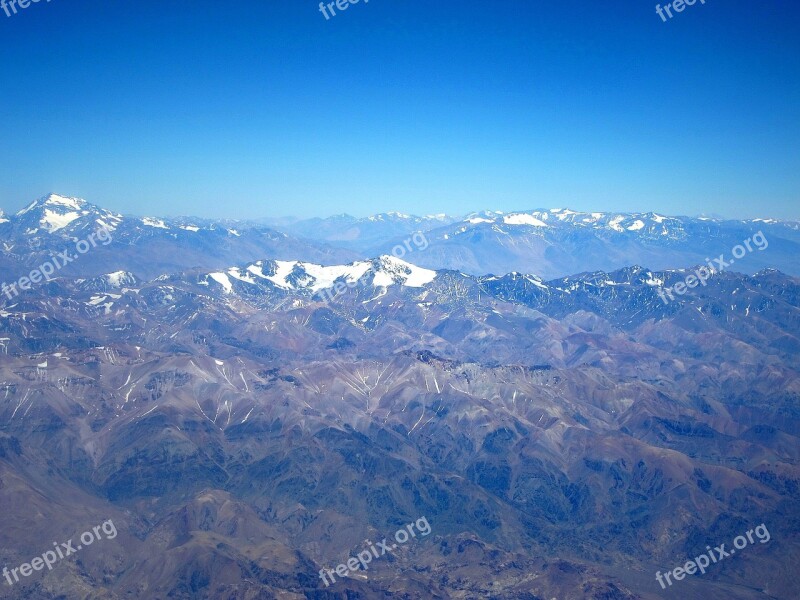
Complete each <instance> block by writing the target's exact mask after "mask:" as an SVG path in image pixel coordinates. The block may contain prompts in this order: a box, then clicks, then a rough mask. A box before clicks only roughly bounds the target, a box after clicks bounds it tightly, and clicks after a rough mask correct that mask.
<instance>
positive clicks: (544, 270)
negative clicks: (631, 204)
mask: <svg viewBox="0 0 800 600" xmlns="http://www.w3.org/2000/svg"><path fill="white" fill-rule="evenodd" d="M271 223H272V226H267V225H264V224H258V223H253V222H250V221H242V222H235V221H225V222H217V221H212V220H207V219H198V218H188V217H187V218H176V219H162V218H155V217H129V216H122V215H118V214H114V213H112V212H110V211H107V210H105V209H102V208H99V207H97V206H94V205H92V204H89V203H87V202H85V201H83V200H79V199H75V198H65V197H62V196H58V195H50V196H46V197H44V198H41V199H39V200H37V201H35V202H33V203H32V204H31V205H30V206H28V207H27V208H25V209H24V210H22V211H20V212H19V213H17V214H16V215H12V216H7V217H2V218H0V239H2V240H3V246H2V249H0V267H5V268H6V269H10V270H11V269H15V268H16V267H17V266H19V265H22V266H23V267H24V268H28V267H33V266H35V264H36V263H37V261H41V259H42V257H43V256H45V255H46V253H47V252H52V251H55V250H63V248H64V244H65V243H66V241H67V240H78V239H81V238H82V237H84V236H86V235H88V233H89V232H90V231H92V230H93V228H97V227H98V226H101V225H102V226H105V227H107V228H109V229H110V230H111V231H112V233H113V237H114V242H113V244H112V245H111V246H109V247H107V248H101V249H97V250H96V251H93V252H92V253H91V254H89V255H87V256H85V257H82V258H81V261H80V265H78V264H77V263H76V264H74V265H69V267H68V269H67V270H66V272H67V273H75V274H77V273H82V274H87V273H88V274H101V273H102V272H106V271H108V270H109V267H111V268H112V269H111V270H114V271H116V270H121V271H130V272H132V273H135V274H136V275H137V276H139V277H143V278H145V279H147V278H151V277H154V276H157V275H159V274H166V273H173V272H175V271H180V270H185V269H191V268H193V267H197V268H204V267H210V268H222V267H229V266H231V265H235V264H240V263H244V262H248V261H255V260H260V259H279V260H297V261H303V262H310V263H316V264H320V265H336V264H345V263H348V262H352V261H356V260H370V259H373V258H375V257H377V256H380V255H390V254H392V253H393V251H394V253H395V255H398V252H397V251H396V248H398V245H400V246H402V243H403V242H404V241H405V240H407V239H408V236H409V235H411V234H413V233H415V232H423V233H424V235H425V239H426V243H425V246H424V249H423V248H416V249H415V251H414V252H413V253H408V254H405V255H402V256H401V258H403V260H405V261H407V262H410V263H413V264H415V265H418V266H421V267H425V268H429V269H434V270H442V269H450V270H458V271H461V272H464V273H468V274H471V275H488V274H495V275H504V274H506V273H510V272H520V273H528V274H534V275H537V276H539V277H542V278H545V279H553V278H557V277H564V276H568V275H572V274H575V273H584V272H593V271H614V270H617V269H621V268H624V267H629V266H632V265H643V266H645V267H648V268H650V269H654V270H664V269H673V268H674V269H679V268H689V267H692V266H694V265H698V264H704V263H705V262H706V260H707V259H709V258H715V257H717V256H719V255H721V254H726V255H729V254H730V252H731V249H732V248H733V247H735V246H736V245H737V244H740V243H742V242H743V241H744V240H745V239H748V238H750V237H752V236H753V235H754V234H755V233H757V232H759V231H761V232H763V234H764V236H765V237H766V238H767V239H768V241H769V248H768V249H767V250H765V251H758V252H752V253H748V255H747V256H746V257H745V258H744V259H743V260H741V261H739V263H738V264H737V267H736V269H737V270H738V271H741V272H744V273H751V274H752V273H755V272H757V271H760V270H762V269H764V268H768V267H770V268H775V269H778V270H781V271H783V272H785V273H788V274H793V275H800V267H798V261H797V260H796V257H797V255H798V253H800V223H798V222H793V221H776V220H773V219H754V220H748V221H734V220H718V219H711V218H708V217H700V218H690V217H667V216H662V215H659V214H656V213H641V214H640V213H632V214H621V213H619V214H618V213H579V212H575V211H570V210H567V209H551V210H534V211H529V212H516V213H499V212H491V211H487V212H482V213H475V214H471V215H468V216H467V217H464V218H455V217H449V216H446V215H434V216H427V217H415V216H411V215H404V214H400V213H385V214H380V215H375V216H372V217H367V218H361V219H359V218H355V217H351V216H349V215H339V216H334V217H329V218H327V219H309V220H302V221H292V220H285V219H283V220H275V221H272V222H271Z"/></svg>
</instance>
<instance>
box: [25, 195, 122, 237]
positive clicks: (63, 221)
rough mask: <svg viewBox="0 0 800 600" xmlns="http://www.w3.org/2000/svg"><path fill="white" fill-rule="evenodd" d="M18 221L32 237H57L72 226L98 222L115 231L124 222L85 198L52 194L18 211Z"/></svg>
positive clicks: (118, 216)
mask: <svg viewBox="0 0 800 600" xmlns="http://www.w3.org/2000/svg"><path fill="white" fill-rule="evenodd" d="M16 217H17V219H21V221H22V223H24V224H25V226H26V227H27V232H28V233H30V234H34V233H36V232H37V231H39V230H40V229H41V230H43V231H46V232H47V233H55V232H56V231H59V230H61V229H64V228H65V227H67V226H68V225H70V224H72V223H73V222H76V225H81V224H84V225H85V224H86V223H87V222H92V223H95V222H96V223H100V224H102V225H104V226H105V227H106V228H108V229H113V228H114V227H116V225H117V224H118V223H119V222H120V221H121V220H122V217H121V216H120V215H115V214H114V213H112V212H110V211H107V210H105V209H102V208H100V207H98V206H95V205H94V204H91V203H89V202H87V201H86V200H83V199H82V198H72V197H68V196H62V195H60V194H52V193H51V194H48V195H46V196H42V197H41V198H39V199H38V200H34V201H33V202H31V203H30V204H29V205H28V206H26V207H25V208H23V209H22V210H21V211H19V212H18V213H17V214H16ZM87 217H88V219H86V218H87Z"/></svg>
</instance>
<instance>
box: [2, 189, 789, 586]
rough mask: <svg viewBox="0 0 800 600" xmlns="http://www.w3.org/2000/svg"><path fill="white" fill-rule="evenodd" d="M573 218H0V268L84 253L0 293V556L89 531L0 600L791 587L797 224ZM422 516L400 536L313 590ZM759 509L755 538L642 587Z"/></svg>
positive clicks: (51, 208) (54, 210) (12, 273)
mask: <svg viewBox="0 0 800 600" xmlns="http://www.w3.org/2000/svg"><path fill="white" fill-rule="evenodd" d="M596 215H597V216H595V214H592V215H590V216H583V215H581V214H579V213H572V212H571V211H564V210H553V211H550V210H548V211H531V212H527V213H512V214H499V213H483V214H481V215H472V216H469V217H466V218H465V219H460V220H456V219H453V220H451V219H450V218H448V217H439V216H436V217H431V218H428V219H426V218H423V219H422V220H417V219H412V218H410V217H406V216H404V215H397V214H395V215H384V218H383V219H377V218H376V220H375V221H369V220H368V221H369V223H370V225H367V224H363V225H362V224H358V225H353V223H354V222H356V221H357V222H358V223H360V220H355V221H353V220H352V218H344V217H337V218H335V219H334V220H337V219H338V220H339V221H341V222H342V226H341V227H338V226H333V225H331V227H330V229H328V228H327V226H326V227H323V226H322V225H321V224H320V225H319V227H317V228H316V229H314V228H311V229H307V230H305V232H304V231H303V229H302V228H303V225H302V223H300V222H294V223H287V222H284V223H283V224H275V223H273V224H272V225H271V226H270V225H269V224H264V223H255V224H250V223H232V222H225V223H224V224H223V223H219V222H213V221H204V220H200V219H157V218H148V217H126V216H121V215H116V214H114V213H111V212H109V211H104V210H103V209H99V208H97V207H94V206H92V205H89V204H87V203H84V202H82V201H79V200H75V199H69V198H64V197H60V196H50V197H46V198H44V199H42V200H39V201H37V202H35V203H33V204H32V205H31V206H29V207H28V208H27V209H26V210H24V211H22V212H20V213H18V214H16V215H13V216H8V217H4V218H3V222H2V223H0V242H2V244H3V250H2V253H1V254H0V256H1V257H2V262H0V280H2V281H6V282H10V281H11V280H12V279H13V278H14V277H16V276H18V274H24V273H26V272H27V271H30V269H31V268H35V266H36V265H37V264H39V263H40V262H41V261H42V260H45V259H46V257H47V256H49V255H50V253H52V252H56V251H63V250H64V249H67V248H70V247H71V246H72V245H73V244H74V243H75V242H76V241H77V240H80V239H85V238H86V237H87V236H88V235H89V234H90V233H91V232H92V231H94V230H96V228H97V227H100V226H103V227H105V228H107V229H108V230H109V231H110V232H111V235H112V238H113V241H112V242H111V243H109V244H108V245H107V246H103V245H98V246H97V247H96V248H93V249H91V250H90V251H89V252H87V253H85V254H83V255H81V256H80V257H79V258H78V259H77V260H75V261H73V262H72V263H70V264H69V265H67V266H66V267H64V269H63V270H61V271H59V273H58V274H57V276H55V277H54V278H53V279H52V280H51V281H43V282H41V283H39V284H37V285H34V286H32V287H31V289H30V290H27V291H25V292H24V293H21V294H20V295H18V296H16V297H14V298H9V297H7V296H6V295H2V294H0V506H2V507H3V509H4V510H3V512H4V522H5V525H4V527H2V528H0V562H2V564H3V565H7V566H8V567H9V568H11V567H12V566H17V565H19V564H21V563H24V562H26V561H29V560H30V559H31V557H34V556H37V555H40V554H41V553H42V552H43V551H44V550H47V549H49V548H50V547H51V544H52V542H53V541H62V540H67V539H70V538H73V539H75V538H76V536H77V535H79V534H80V532H83V531H86V530H90V529H91V526H92V525H96V524H98V523H102V522H104V521H106V520H108V519H113V522H114V523H115V525H116V528H117V530H118V531H119V535H118V536H117V537H116V538H114V539H110V540H103V541H102V542H96V543H95V544H93V545H92V546H91V547H90V548H84V549H82V550H81V551H80V553H79V554H77V555H76V556H75V557H68V558H67V559H66V560H64V561H61V562H60V563H59V564H58V565H57V566H55V567H54V568H53V570H51V571H49V570H44V571H41V572H36V573H34V575H33V576H31V577H30V578H28V579H26V580H25V581H23V582H21V583H19V584H16V585H14V586H6V585H4V586H3V593H4V597H10V598H26V599H34V600H39V599H41V600H44V599H54V598H78V597H86V598H112V599H117V598H119V599H122V598H152V599H156V600H159V599H164V600H166V599H167V598H172V599H190V598H209V599H212V598H213V599H216V598H227V599H237V600H238V599H241V600H250V599H255V598H281V599H297V600H300V599H304V598H309V599H320V600H321V599H334V598H337V599H338V598H342V599H343V598H348V599H370V600H371V599H373V598H388V597H400V598H408V599H428V598H440V599H456V598H459V599H473V598H476V599H477V598H481V599H483V598H492V599H496V600H506V599H507V600H517V599H522V600H551V599H553V598H557V599H558V600H573V599H574V600H578V599H584V598H590V599H597V600H623V599H626V600H627V599H640V598H641V599H651V598H652V599H655V598H666V597H670V596H676V595H677V596H679V597H681V598H686V599H689V600H693V599H703V600H717V599H719V600H723V599H724V600H728V599H733V600H745V599H747V600H751V599H767V598H779V599H787V600H788V599H792V598H795V597H796V591H797V585H796V581H795V575H794V573H793V569H792V567H791V565H792V564H794V563H795V562H796V561H797V560H798V559H800V543H798V542H799V541H800V540H799V539H798V534H799V533H800V527H798V525H800V522H799V521H800V501H799V500H798V489H799V486H800V444H799V443H798V437H799V436H800V279H798V278H797V277H796V274H797V269H798V261H797V258H796V256H797V255H796V254H795V255H794V257H792V256H790V251H791V249H792V248H795V245H796V244H797V238H796V235H797V228H796V224H793V223H778V222H766V221H755V222H750V221H748V222H733V221H719V220H704V219H684V218H680V219H679V218H667V217H661V216H659V215H652V214H650V215H649V216H648V215H626V216H622V215H613V216H612V215H600V214H599V213H596ZM620 217H622V218H620ZM589 218H591V219H593V220H592V221H587V220H585V219H589ZM387 222H389V223H390V224H389V225H385V224H386V223H387ZM404 222H408V225H407V227H406V228H403V227H401V226H400V225H398V223H404ZM640 222H641V226H640V225H639V223H640ZM382 223H383V224H384V225H382ZM329 224H330V223H329ZM373 225H374V226H373ZM337 227H338V229H337ZM353 227H355V228H356V229H358V232H359V233H356V232H354V231H353ZM361 227H364V228H365V229H364V231H365V233H364V234H363V243H364V246H363V247H361V246H359V244H360V242H358V240H359V239H360V238H361V236H362V234H361V233H360V232H361ZM383 227H385V229H382V228H383ZM426 227H430V229H424V228H426ZM703 227H705V228H706V229H705V231H709V232H715V233H714V236H715V237H713V238H712V239H710V240H706V241H702V240H701V239H700V238H701V237H702V236H701V233H700V232H701V231H703V229H702V228H703ZM292 228H293V230H292ZM348 228H349V229H348ZM366 228H369V229H366ZM278 229H281V231H278ZM423 229H424V231H423ZM618 229H621V231H619V230H618ZM337 230H339V231H343V230H344V231H350V232H351V233H350V239H349V240H347V243H341V242H342V240H337V239H332V236H336V235H337V234H336V233H335V231H337ZM461 230H463V231H461ZM314 231H316V232H317V234H318V235H316V236H312V235H310V234H311V233H313V232H314ZM378 231H384V232H385V234H379V233H376V232H378ZM419 231H423V233H424V234H425V239H426V243H427V245H426V244H417V245H414V246H411V248H412V249H411V250H408V251H407V252H406V253H405V254H404V256H402V257H398V256H397V254H399V253H395V255H392V249H393V248H394V247H395V246H396V245H397V244H398V241H402V240H403V239H407V238H408V237H409V236H410V235H412V234H413V233H416V232H419ZM459 231H461V232H460V233H457V232H459ZM757 231H762V232H763V233H764V235H765V236H766V238H767V239H769V247H768V248H766V249H765V250H764V251H763V252H762V251H758V250H756V251H754V252H753V253H752V254H750V255H748V257H747V259H743V260H742V261H740V263H739V264H740V265H742V270H745V266H746V265H749V266H750V267H756V266H761V265H763V264H764V263H774V264H771V265H770V267H769V268H766V267H764V268H759V269H757V270H756V271H755V272H749V271H750V270H751V269H747V271H748V272H737V271H734V270H727V271H726V270H718V271H715V272H714V273H713V274H712V275H711V276H710V277H709V279H708V281H707V282H706V285H703V286H697V287H695V288H693V289H691V290H689V291H688V292H687V293H686V294H683V295H677V296H676V297H675V299H674V300H672V301H670V302H665V301H664V300H663V298H662V295H661V294H660V293H659V292H660V291H663V290H664V289H665V288H667V287H670V288H671V287H674V286H675V284H677V283H680V282H682V281H686V278H687V276H688V275H689V274H691V272H690V271H688V270H686V269H685V268H684V267H687V268H688V267H693V266H694V265H695V264H705V261H704V258H705V256H704V257H703V258H701V259H700V260H697V261H695V258H694V257H695V256H699V255H700V254H703V252H699V254H695V253H696V252H697V251H698V249H700V248H708V249H709V251H710V249H711V248H712V247H713V248H714V251H710V254H711V255H712V256H717V255H719V254H720V253H726V254H727V253H729V252H730V248H731V247H732V246H733V245H735V244H738V243H741V242H742V240H743V239H746V238H747V237H748V236H752V235H753V233H755V232H757ZM512 240H513V241H512ZM522 240H527V241H526V242H523V241H522ZM501 242H502V243H501ZM584 244H588V245H584ZM728 244H731V245H730V246H729V245H728ZM545 246H547V247H548V248H551V249H550V250H544V251H543V252H541V253H540V255H538V256H539V258H538V259H537V258H536V256H537V254H536V252H538V251H539V250H540V249H541V248H544V247H545ZM423 247H424V248H423ZM407 248H408V247H407ZM555 248H557V249H558V252H556V250H555ZM569 248H573V249H574V252H578V253H579V255H578V256H572V255H571V254H570V252H572V251H573V250H569ZM609 248H611V249H615V250H614V251H613V252H612V251H611V250H609ZM370 249H375V254H374V255H373V254H371V251H370ZM593 249H594V250H596V252H597V253H600V254H597V255H596V254H595V253H593V252H592V250H593ZM645 249H646V250H647V252H651V253H652V255H651V260H649V261H638V260H633V259H632V258H631V259H630V260H629V261H628V262H626V263H625V264H623V265H622V266H620V267H619V268H614V269H596V268H589V266H590V265H592V264H595V262H597V263H600V262H602V261H606V262H615V261H623V260H625V256H627V255H626V252H630V253H632V254H630V257H635V256H637V255H636V253H637V252H644V251H645ZM458 252H462V253H464V254H463V256H464V257H465V260H467V259H466V257H468V256H471V257H475V260H476V261H477V262H480V261H490V260H492V261H498V264H499V265H502V264H504V263H503V262H502V261H503V258H502V257H505V258H506V259H507V261H508V262H507V264H508V267H510V266H511V262H510V261H511V257H512V256H514V257H517V258H516V259H515V260H517V259H518V260H522V258H521V257H522V256H524V255H525V256H528V257H529V259H530V260H531V261H533V262H534V263H535V264H536V265H537V266H539V267H541V268H540V269H527V270H526V269H512V268H507V270H499V269H489V270H485V271H481V272H478V273H475V272H473V270H474V268H477V267H475V264H477V262H476V263H474V264H473V267H472V268H453V266H454V265H453V264H452V263H450V262H449V261H451V260H456V259H455V258H453V257H455V256H457V253H458ZM502 252H505V254H498V253H502ZM562 254H563V257H562V256H561V255H562ZM609 254H611V256H609ZM437 257H438V258H437ZM593 257H594V258H593ZM676 257H678V258H676ZM537 260H538V261H539V262H536V261H537ZM429 261H432V262H429ZM437 261H439V262H437ZM570 261H574V262H575V263H576V264H578V263H580V264H581V265H583V266H582V268H579V269H575V270H574V271H573V272H572V273H559V274H558V275H555V276H553V275H547V273H548V269H551V270H552V269H555V267H554V265H556V263H557V262H558V264H562V265H567V264H571V263H570ZM680 261H686V262H687V263H689V264H676V263H678V262H680ZM692 261H695V262H692ZM746 261H751V262H746ZM781 261H783V263H781ZM433 263H435V264H436V265H438V266H431V265H432V264H433ZM459 264H460V263H459ZM482 264H483V263H482ZM653 264H668V267H665V268H662V269H658V268H656V267H654V266H653ZM547 265H549V266H547ZM545 266H547V268H545ZM778 267H780V269H779V268H778ZM564 268H566V267H564ZM26 270H27V271H26ZM422 516H425V518H426V519H427V520H428V522H429V523H430V526H431V534H430V535H429V536H427V537H424V538H422V537H420V538H417V539H415V540H412V541H410V542H409V543H406V544H402V545H401V546H400V547H398V548H396V549H395V550H393V551H392V552H391V553H389V554H387V555H386V556H383V557H381V559H379V560H375V561H374V562H373V563H372V564H371V565H370V568H369V570H368V571H355V572H353V573H352V574H351V575H350V576H349V577H344V578H342V579H341V580H338V579H337V582H336V583H335V584H333V585H331V586H329V587H327V586H326V585H325V584H324V583H323V582H322V581H321V579H320V577H319V576H318V573H319V571H320V570H321V569H325V568H327V569H331V568H335V567H336V565H338V564H340V563H343V562H346V561H347V559H348V557H350V556H356V555H357V553H358V552H360V551H361V550H363V549H364V548H365V547H369V545H370V544H374V543H376V542H378V541H380V540H382V539H383V538H391V536H392V535H393V534H394V532H395V531H396V530H397V529H398V528H400V527H402V526H403V525H404V524H406V523H409V522H412V521H414V520H416V519H418V518H420V517H422ZM762 523H764V524H765V525H766V526H767V527H768V528H769V531H770V532H771V535H772V539H771V540H770V542H769V543H766V544H760V543H755V544H754V545H752V546H750V547H748V548H747V549H744V550H741V551H739V552H738V553H737V554H736V556H735V557H731V558H729V559H726V560H725V561H721V562H720V563H718V564H715V565H713V568H710V569H709V570H708V572H707V573H706V574H705V575H704V576H702V577H700V576H692V577H686V578H685V579H684V580H683V581H680V582H676V585H675V586H673V588H674V589H673V588H670V589H668V590H663V589H662V588H661V587H660V586H659V584H658V582H657V580H656V577H655V574H656V572H662V573H663V572H665V571H669V570H671V569H673V568H674V567H676V566H679V565H683V564H684V563H685V562H686V561H687V560H690V559H691V558H692V557H695V556H697V555H698V554H699V553H701V552H703V551H704V550H705V548H706V546H707V545H710V546H717V545H719V544H720V543H723V542H725V543H727V545H728V547H730V546H731V540H733V539H734V538H735V537H736V536H737V535H740V534H743V533H744V532H746V531H747V530H749V529H753V528H754V527H756V526H758V525H760V524H762ZM678 586H679V587H678Z"/></svg>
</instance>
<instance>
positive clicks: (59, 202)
mask: <svg viewBox="0 0 800 600" xmlns="http://www.w3.org/2000/svg"><path fill="white" fill-rule="evenodd" d="M87 206H89V203H88V202H86V200H83V199H82V198H70V197H67V196H61V195H60V194H47V195H46V196H42V197H41V198H39V199H38V200H34V201H33V202H31V203H30V204H29V205H28V206H26V207H25V208H23V209H22V210H21V211H19V212H18V213H17V216H22V215H24V214H27V213H29V212H31V211H32V210H36V209H37V208H56V207H58V208H59V209H60V210H64V209H67V210H83V209H85V208H86V207H87Z"/></svg>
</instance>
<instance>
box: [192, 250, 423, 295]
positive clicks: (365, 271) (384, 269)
mask: <svg viewBox="0 0 800 600" xmlns="http://www.w3.org/2000/svg"><path fill="white" fill-rule="evenodd" d="M370 276H371V278H372V279H371V281H370V279H369V277H370ZM435 278H436V271H431V270H429V269H423V268H422V267H417V266H416V265H412V264H410V263H407V262H405V261H403V260H400V259H399V258H396V257H394V256H388V255H385V256H381V257H379V258H376V259H373V260H363V261H357V262H354V263H350V264H347V265H333V266H322V265H317V264H313V263H307V262H300V261H284V260H276V261H258V262H256V263H253V264H251V265H249V266H247V267H245V268H243V269H242V268H239V267H232V268H230V269H227V270H225V271H223V272H216V273H209V274H208V275H207V276H206V277H204V278H201V280H200V283H201V285H208V284H209V283H210V282H209V279H210V280H211V281H214V282H216V283H217V284H219V285H220V286H222V288H223V289H224V291H225V293H226V294H230V293H232V292H233V289H234V285H233V280H236V281H240V282H243V283H246V284H249V285H259V284H262V283H263V282H264V281H269V282H271V283H272V284H273V285H275V286H277V287H279V288H282V289H285V290H307V291H310V292H313V293H317V292H320V291H323V290H329V289H332V288H334V287H335V286H336V284H337V283H339V282H343V283H345V284H347V285H348V287H353V286H354V284H356V283H357V282H359V281H361V280H362V279H363V280H364V283H371V284H372V285H373V286H376V287H390V286H392V285H395V284H397V285H402V286H406V287H423V286H425V285H427V284H428V283H430V282H431V281H433V280H434V279H435Z"/></svg>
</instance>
